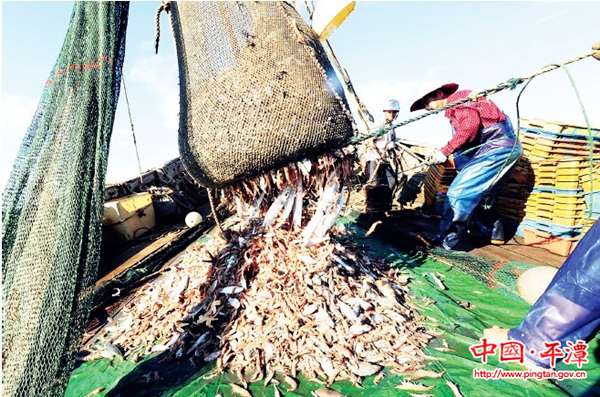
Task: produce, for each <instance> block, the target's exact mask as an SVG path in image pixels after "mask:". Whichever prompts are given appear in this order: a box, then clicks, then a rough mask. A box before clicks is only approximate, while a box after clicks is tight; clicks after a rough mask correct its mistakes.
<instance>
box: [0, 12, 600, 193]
mask: <svg viewBox="0 0 600 397" xmlns="http://www.w3.org/2000/svg"><path fill="white" fill-rule="evenodd" d="M73 4H74V3H73V2H67V1H65V2H53V1H44V2H27V1H18V2H14V1H2V3H1V10H2V11H1V12H2V132H1V134H0V136H1V146H2V151H1V169H0V188H1V189H2V191H3V190H4V187H5V185H6V182H7V180H8V177H9V175H10V170H11V169H12V165H13V162H14V160H15V158H16V155H17V152H18V149H19V146H20V144H21V141H22V139H23V136H24V135H25V132H26V130H27V128H28V126H29V124H30V122H31V119H32V118H33V115H34V112H35V109H36V107H37V103H38V101H39V99H40V97H41V93H42V90H43V88H44V83H45V81H46V79H47V78H48V76H49V74H50V71H51V69H52V67H53V65H54V63H55V61H56V59H57V57H58V54H59V51H60V49H61V46H62V43H63V41H64V37H65V34H66V32H67V29H68V23H69V19H70V16H71V13H72V9H73ZM160 4H161V2H159V1H153V2H142V1H133V2H131V5H130V10H129V22H128V28H127V38H126V52H125V61H124V79H125V84H126V87H127V94H128V99H129V104H130V109H131V116H132V121H133V125H134V130H135V135H136V140H137V148H138V153H139V157H140V162H141V168H142V170H144V171H145V170H149V169H152V168H155V167H160V166H162V165H163V164H164V163H166V162H168V161H169V160H171V159H173V158H175V157H177V156H179V149H178V144H177V129H178V124H179V121H178V112H179V76H178V67H177V58H176V54H175V46H174V40H173V37H172V35H171V31H170V27H169V21H168V18H167V16H166V14H165V13H163V14H162V16H161V40H160V47H159V52H158V55H156V54H155V53H154V39H155V37H154V15H155V12H156V9H157V8H158V6H159V5H160ZM296 4H297V5H298V7H299V10H300V13H301V15H303V16H304V17H305V19H308V18H307V17H306V12H305V7H304V2H300V1H299V2H296ZM317 8H318V3H317ZM598 15H600V1H585V2H574V1H568V2H567V1H564V2H563V1H551V2H541V1H529V2H520V1H500V2H492V1H465V2H454V1H442V2H435V1H419V2H417V1H384V2H378V1H358V2H357V4H356V7H355V9H354V11H353V12H352V13H351V14H350V15H349V17H348V18H347V19H346V20H345V21H344V23H343V24H342V25H341V26H340V27H339V28H338V29H337V30H336V31H335V32H334V33H333V35H332V36H331V37H330V38H329V44H330V45H331V47H332V48H333V52H334V53H335V55H336V57H337V59H338V60H339V61H340V64H341V65H342V67H343V68H344V69H345V70H346V72H347V73H348V74H349V76H350V78H351V81H352V84H353V86H354V88H355V91H356V92H357V94H358V96H359V98H360V99H361V100H362V101H363V102H364V103H365V105H366V106H367V108H368V109H369V111H370V112H371V113H372V114H373V116H375V118H376V120H377V121H378V122H379V121H381V120H382V117H383V114H382V111H381V109H382V106H383V105H384V104H385V103H386V102H387V100H388V99H391V98H395V99H397V100H399V101H400V105H401V110H400V114H399V117H398V119H397V122H398V121H402V120H405V119H408V118H410V117H412V116H414V115H416V113H411V112H409V108H410V105H411V104H412V102H414V101H415V100H416V99H418V98H419V97H420V96H421V95H423V94H424V93H425V92H427V91H429V90H431V89H433V88H435V87H437V86H440V85H442V84H445V83H450V82H452V83H457V84H459V85H460V88H461V89H473V90H482V89H487V88H492V87H495V86H496V85H497V84H499V83H502V82H504V81H506V80H508V79H510V78H514V77H520V76H526V75H529V74H531V73H534V72H537V71H539V70H540V69H542V68H543V67H545V66H546V65H549V64H556V63H558V64H560V63H563V62H564V61H567V60H569V59H572V58H574V57H576V56H579V55H581V54H584V53H587V52H589V51H590V50H591V46H592V45H593V44H594V43H595V42H598V41H600V25H599V24H598V18H597V17H598ZM567 70H568V72H569V74H568V73H567V72H566V71H565V70H564V69H562V68H561V69H557V70H554V71H552V72H549V73H546V74H543V75H541V76H539V77H536V78H534V79H533V81H532V82H531V84H529V86H528V87H527V88H526V89H525V91H524V92H523V94H522V96H521V98H520V100H519V112H520V115H521V117H524V118H533V119H545V120H554V121H559V122H562V123H567V124H573V125H586V118H585V116H584V114H586V115H587V121H588V122H589V123H590V124H591V125H592V126H594V127H600V95H599V94H600V61H597V60H595V59H593V58H587V59H585V60H582V61H579V62H575V63H573V64H571V65H569V66H567ZM522 87H523V85H520V86H518V87H517V89H516V90H506V91H503V92H501V93H498V94H495V95H492V96H490V99H492V100H493V101H494V102H496V104H498V106H499V107H500V108H501V109H502V110H503V111H504V112H505V113H506V114H508V115H509V116H510V117H511V119H512V120H513V124H515V125H516V114H517V112H516V110H517V96H518V94H519V92H520V89H521V88H522ZM578 98H579V99H580V100H581V102H582V104H583V108H582V106H581V104H580V102H579V99H578ZM356 122H357V126H358V127H359V128H361V129H365V128H366V127H365V126H364V124H362V121H360V119H359V118H358V117H356ZM397 135H398V138H400V139H407V140H411V141H417V142H422V143H424V144H428V145H432V146H438V147H441V146H443V145H444V144H445V143H446V142H447V141H448V140H449V139H450V138H451V129H450V126H449V123H448V120H447V119H446V118H445V117H444V116H443V115H442V114H437V115H433V116H430V117H427V118H425V119H422V120H420V121H418V122H415V123H411V124H409V125H407V126H405V127H402V128H399V129H398V130H397ZM138 175H139V171H138V164H137V159H136V152H135V147H134V144H133V137H132V131H131V125H130V120H129V117H128V113H127V108H126V102H125V97H124V92H123V90H122V91H121V97H120V99H119V105H118V108H117V114H116V116H115V124H114V129H113V135H112V139H111V146H110V154H109V161H108V171H107V183H111V182H121V181H125V180H128V179H132V178H135V177H136V176H138Z"/></svg>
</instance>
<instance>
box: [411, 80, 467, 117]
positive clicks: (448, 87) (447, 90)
mask: <svg viewBox="0 0 600 397" xmlns="http://www.w3.org/2000/svg"><path fill="white" fill-rule="evenodd" d="M456 90H458V84H454V83H448V84H444V85H443V86H441V87H438V88H436V89H435V90H432V91H429V92H428V93H427V94H425V95H423V96H422V97H421V98H419V99H417V100H416V101H415V102H414V103H413V104H412V105H411V107H410V111H411V112H414V111H415V110H420V109H425V105H426V104H425V98H427V97H428V96H433V94H435V93H436V92H437V91H441V92H442V93H443V94H444V98H441V99H446V98H448V97H449V96H450V95H452V94H454V93H455V92H456Z"/></svg>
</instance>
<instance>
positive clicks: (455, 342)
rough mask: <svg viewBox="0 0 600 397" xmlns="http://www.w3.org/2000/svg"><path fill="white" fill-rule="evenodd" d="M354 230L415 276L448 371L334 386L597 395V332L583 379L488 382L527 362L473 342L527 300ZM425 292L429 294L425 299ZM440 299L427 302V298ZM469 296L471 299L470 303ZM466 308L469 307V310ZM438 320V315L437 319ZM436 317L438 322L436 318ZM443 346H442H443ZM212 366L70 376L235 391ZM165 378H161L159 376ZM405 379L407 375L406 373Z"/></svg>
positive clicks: (508, 322) (95, 368)
mask: <svg viewBox="0 0 600 397" xmlns="http://www.w3.org/2000/svg"><path fill="white" fill-rule="evenodd" d="M346 221H347V222H348V226H349V233H352V234H353V235H354V239H355V241H357V242H358V243H359V244H360V245H362V246H363V247H364V248H365V249H367V250H369V251H370V252H371V253H376V254H377V255H379V256H382V257H383V258H385V259H386V261H387V262H388V263H392V264H393V265H394V266H399V267H402V268H404V269H405V270H406V271H407V272H408V273H409V274H410V275H411V283H410V284H409V286H410V288H411V293H412V294H413V295H414V296H415V297H416V299H415V300H414V301H413V302H414V303H415V304H417V305H420V306H421V307H422V308H421V309H419V312H420V313H421V314H422V315H424V316H426V317H428V320H427V322H426V327H427V328H432V329H433V328H434V326H432V325H431V324H436V326H435V329H436V330H439V331H443V332H444V334H443V336H442V337H441V338H437V339H433V340H432V342H431V343H430V345H429V347H428V348H427V349H426V351H425V352H426V354H427V355H429V356H432V357H435V360H431V361H430V364H429V366H428V368H427V369H431V370H434V371H437V372H442V371H445V373H444V376H443V377H442V378H436V379H432V378H429V379H428V378H423V379H419V380H415V381H413V383H419V384H422V385H426V386H435V387H434V388H433V389H431V390H429V391H426V392H415V391H402V390H399V389H397V388H396V386H397V385H399V384H400V383H402V380H403V377H402V376H399V375H395V374H391V373H386V375H385V376H384V377H383V379H381V380H380V381H379V382H378V384H377V385H375V384H374V383H373V380H374V377H371V378H368V379H366V380H365V382H364V384H363V388H362V389H361V388H358V387H355V386H353V385H352V384H351V383H349V382H338V383H335V384H334V385H333V386H332V387H331V388H332V389H336V390H338V391H340V392H341V393H343V394H345V395H349V396H369V397H376V396H382V397H383V396H399V395H407V396H408V395H410V394H414V395H417V394H421V395H424V394H433V395H436V396H454V392H453V391H452V390H451V388H450V386H448V383H447V382H448V381H449V382H451V383H452V384H454V385H456V386H457V387H458V389H459V390H460V393H462V394H463V395H464V396H488V395H492V394H497V395H501V396H523V395H527V396H565V395H576V396H582V395H599V394H600V367H599V366H598V360H599V359H600V348H599V347H598V337H596V339H594V340H592V341H591V342H590V343H589V347H588V353H589V355H588V359H589V361H590V362H589V363H586V364H583V367H582V368H581V369H582V370H584V371H586V373H587V378H586V379H578V380H563V381H557V380H535V379H529V380H522V379H510V380H507V379H498V380H483V379H474V378H473V369H486V370H489V371H493V370H494V369H496V368H502V369H504V370H514V371H523V370H525V368H524V367H522V366H520V365H519V364H516V363H512V362H509V363H504V362H502V363H501V362H499V360H498V356H497V355H495V356H489V357H488V362H487V364H483V363H482V362H481V361H482V360H481V358H477V359H475V358H473V356H472V354H471V352H470V350H469V347H470V346H473V345H476V344H479V343H480V341H479V338H481V337H482V336H483V330H484V329H485V328H489V327H492V326H494V325H497V326H499V327H514V326H516V325H517V324H518V323H519V321H520V319H521V318H522V317H523V316H524V314H525V313H526V312H527V310H528V309H529V305H528V304H527V303H525V302H524V301H523V300H522V299H521V298H520V297H518V296H517V295H516V291H513V294H507V293H506V290H502V291H500V290H497V289H494V288H489V287H488V285H487V284H486V283H483V282H481V281H479V280H478V279H477V278H475V277H473V276H472V275H470V274H468V272H465V271H459V270H457V269H456V268H452V267H451V266H449V265H447V264H443V263H439V262H436V261H434V260H431V259H427V258H425V257H423V256H420V255H419V254H418V253H415V252H411V253H407V252H400V251H398V249H396V248H395V247H393V246H392V245H388V244H385V243H383V242H382V241H381V240H378V239H377V238H375V237H372V236H369V237H366V236H365V230H363V229H360V228H358V227H355V226H354V225H353V224H352V220H348V219H346ZM516 265H518V266H519V267H520V268H523V269H526V268H528V267H531V265H527V264H516ZM431 273H433V274H435V275H436V276H437V277H438V278H439V279H440V280H442V281H443V284H444V285H445V286H446V287H447V289H445V290H442V289H441V288H440V287H439V286H438V284H437V283H436V282H435V281H434V280H433V278H432V277H431V275H430V274H431ZM425 298H426V299H425ZM427 299H428V300H432V301H434V303H433V304H429V305H427V304H426V302H425V301H426V300H427ZM466 302H468V303H469V304H470V305H468V304H467V303H466ZM464 306H467V307H468V308H465V307H464ZM431 319H434V320H431ZM436 320H437V321H436ZM438 349H439V350H438ZM210 369H212V366H211V365H207V366H205V367H202V368H192V367H191V366H190V363H189V362H188V361H185V360H179V361H175V362H161V356H160V355H158V356H155V357H151V358H147V359H146V360H144V361H143V362H140V363H131V362H128V361H121V360H118V359H114V360H112V361H110V360H107V359H102V360H96V361H93V362H88V363H84V364H83V365H81V366H80V367H79V368H77V369H76V370H75V371H74V373H73V375H72V377H71V380H70V383H69V386H68V389H67V396H85V395H86V394H88V393H90V392H92V391H94V390H98V389H99V388H104V390H102V391H99V392H98V395H107V396H118V395H121V396H130V395H136V396H156V395H161V396H214V395H216V394H218V393H220V394H222V395H224V396H228V395H233V393H232V390H231V387H230V386H229V385H228V383H229V382H236V381H237V378H236V377H235V375H228V374H223V375H221V376H218V377H215V378H212V379H204V377H203V376H204V375H205V374H207V373H208V372H209V371H210ZM557 369H558V370H577V366H576V365H574V364H573V365H570V366H567V365H565V364H562V363H561V364H559V365H558V368H557ZM159 378H160V379H159ZM404 378H406V377H404ZM300 380H301V382H300V387H299V388H298V389H297V390H296V391H294V392H286V386H285V385H284V384H282V386H281V387H280V391H282V392H283V394H284V395H291V396H306V395H310V392H311V391H312V390H315V389H318V388H321V387H323V385H322V384H319V383H316V382H309V381H307V380H305V379H300ZM249 389H250V391H251V392H252V394H253V395H254V396H273V395H275V394H274V393H275V392H274V389H273V387H272V386H269V387H267V388H264V387H263V384H262V382H258V383H256V384H253V385H251V386H250V388H249Z"/></svg>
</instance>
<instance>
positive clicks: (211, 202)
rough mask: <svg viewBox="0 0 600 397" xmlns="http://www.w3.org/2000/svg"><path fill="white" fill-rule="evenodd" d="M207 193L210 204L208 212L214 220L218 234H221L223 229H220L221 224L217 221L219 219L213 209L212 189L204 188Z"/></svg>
mask: <svg viewBox="0 0 600 397" xmlns="http://www.w3.org/2000/svg"><path fill="white" fill-rule="evenodd" d="M206 191H207V192H208V202H209V203H210V211H211V213H212V216H213V218H215V223H216V225H217V228H218V229H219V233H221V234H223V228H222V227H221V222H220V221H219V217H218V216H217V210H216V209H215V203H214V201H213V192H214V190H213V189H209V188H206Z"/></svg>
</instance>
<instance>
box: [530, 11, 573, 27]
mask: <svg viewBox="0 0 600 397" xmlns="http://www.w3.org/2000/svg"><path fill="white" fill-rule="evenodd" d="M567 13H568V11H566V10H565V11H561V12H557V13H556V14H552V15H546V16H544V17H541V18H539V19H537V20H536V21H535V22H533V25H534V26H538V25H542V24H545V23H547V22H550V21H552V20H554V19H556V18H559V17H562V16H563V15H565V14H567Z"/></svg>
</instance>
